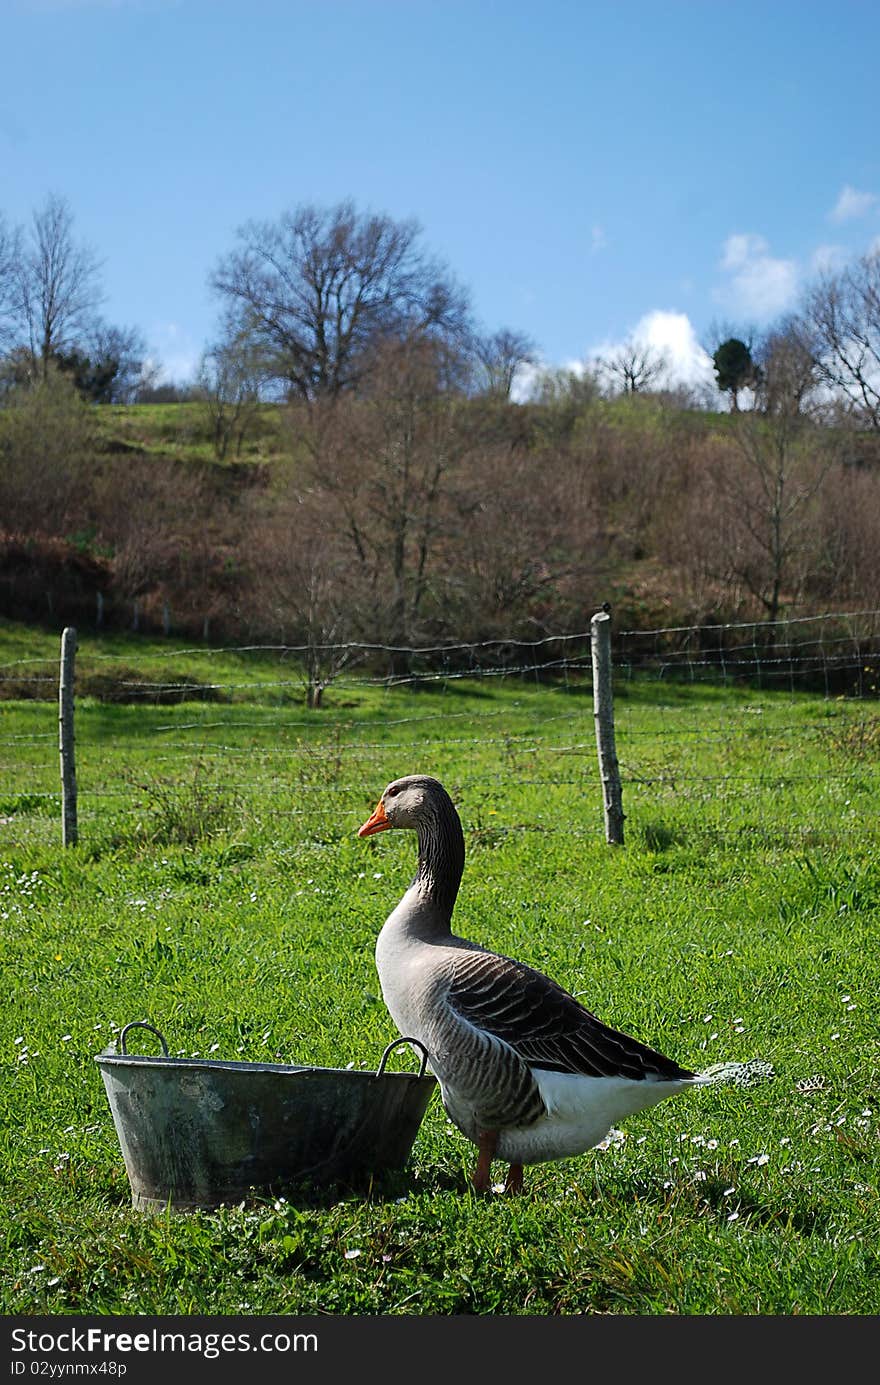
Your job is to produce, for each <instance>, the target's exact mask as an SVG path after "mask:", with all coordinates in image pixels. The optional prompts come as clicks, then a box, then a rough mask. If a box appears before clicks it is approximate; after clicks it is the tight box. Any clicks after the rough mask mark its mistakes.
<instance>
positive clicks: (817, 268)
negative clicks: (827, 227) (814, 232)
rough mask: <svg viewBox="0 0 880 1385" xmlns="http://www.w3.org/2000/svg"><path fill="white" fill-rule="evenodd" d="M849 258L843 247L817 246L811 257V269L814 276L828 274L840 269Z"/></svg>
mask: <svg viewBox="0 0 880 1385" xmlns="http://www.w3.org/2000/svg"><path fill="white" fill-rule="evenodd" d="M848 258H849V252H848V251H846V250H845V249H844V248H843V246H842V245H817V246H816V249H815V250H814V251H813V253H812V255H811V256H810V269H811V270H812V271H813V273H814V274H826V273H830V272H831V271H832V270H836V269H840V268H841V267H842V266H843V265H844V264H845V263H846V261H847V259H848Z"/></svg>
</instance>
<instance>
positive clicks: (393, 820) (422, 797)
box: [358, 774, 452, 837]
mask: <svg viewBox="0 0 880 1385" xmlns="http://www.w3.org/2000/svg"><path fill="white" fill-rule="evenodd" d="M451 807H452V800H451V799H450V798H449V795H448V794H447V792H446V790H445V789H444V787H443V785H442V784H441V783H440V781H439V779H432V778H431V776H430V775H428V774H407V775H404V777H403V778H402V779H392V781H391V783H390V784H389V785H388V786H387V787H386V788H385V789H383V790H382V795H381V797H380V799H379V802H378V803H377V805H376V808H375V811H374V812H373V814H372V816H371V817H369V818H368V819H367V821H366V822H365V823H364V824H363V826H362V827H359V828H358V836H359V837H372V836H373V834H374V833H375V832H386V831H387V830H388V829H389V828H390V827H409V828H412V829H413V830H415V831H418V830H419V828H420V827H422V826H424V825H425V823H427V822H430V820H431V819H432V818H436V817H437V816H438V814H442V813H445V812H448V810H449V808H451Z"/></svg>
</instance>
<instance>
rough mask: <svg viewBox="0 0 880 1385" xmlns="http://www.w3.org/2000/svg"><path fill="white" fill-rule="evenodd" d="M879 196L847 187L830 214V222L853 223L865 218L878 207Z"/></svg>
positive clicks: (847, 185)
mask: <svg viewBox="0 0 880 1385" xmlns="http://www.w3.org/2000/svg"><path fill="white" fill-rule="evenodd" d="M877 200H878V199H877V195H876V193H873V192H859V190H858V188H853V187H850V185H849V183H847V184H846V185H845V187H844V188H843V190H842V192H841V194H840V196H839V197H838V199H837V202H836V203H835V205H834V207H833V208H832V210H831V211H830V212H829V213H828V217H829V220H830V221H853V220H855V218H856V217H859V216H865V215H866V213H867V212H869V211H871V210H872V208H873V207H875V206H876V205H877Z"/></svg>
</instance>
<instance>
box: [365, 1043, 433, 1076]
mask: <svg viewBox="0 0 880 1385" xmlns="http://www.w3.org/2000/svg"><path fill="white" fill-rule="evenodd" d="M401 1044H415V1045H416V1048H420V1049H421V1050H422V1061H421V1064H420V1065H419V1077H424V1075H425V1069H426V1068H427V1066H428V1050H427V1049H426V1048H425V1045H424V1044H423V1043H422V1041H421V1039H409V1038H403V1039H392V1041H391V1043H390V1044H389V1045H388V1047H387V1048H386V1050H385V1052H384V1053H383V1054H382V1059H381V1062H380V1063H379V1066H378V1068H377V1069H376V1076H377V1077H381V1076H382V1074H383V1072H384V1071H385V1064H386V1063H387V1062H388V1059H389V1057H390V1056H391V1054H392V1053H393V1052H394V1050H395V1049H396V1048H400V1046H401Z"/></svg>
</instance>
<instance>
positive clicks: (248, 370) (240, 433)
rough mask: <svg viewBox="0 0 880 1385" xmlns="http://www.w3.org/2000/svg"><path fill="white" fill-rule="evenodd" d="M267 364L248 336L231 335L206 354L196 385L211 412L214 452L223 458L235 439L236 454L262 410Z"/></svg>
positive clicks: (209, 413) (208, 410)
mask: <svg viewBox="0 0 880 1385" xmlns="http://www.w3.org/2000/svg"><path fill="white" fill-rule="evenodd" d="M264 372H265V365H264V362H263V361H262V359H261V358H260V357H259V355H258V354H257V353H256V352H255V350H254V348H253V346H252V344H251V343H250V341H249V339H248V338H247V337H243V336H242V335H241V334H240V333H239V334H237V335H229V336H227V337H226V338H225V339H224V340H222V341H219V342H217V343H216V344H215V345H214V346H210V347H209V348H208V349H207V351H205V353H204V355H203V356H202V360H201V364H200V366H199V372H198V378H197V381H196V386H197V389H198V391H199V394H200V395H201V397H202V401H203V407H204V409H205V411H206V412H207V415H208V420H209V423H210V427H211V437H212V440H213V444H214V453H215V455H216V457H217V458H218V460H220V461H222V460H223V458H224V457H225V456H226V454H227V452H228V450H229V446H230V443H232V441H233V440H235V450H236V455H237V456H240V455H241V449H242V444H243V443H244V439H245V437H246V435H247V433H248V431H249V430H250V429H251V428H252V427H253V425H254V423H255V422H256V419H257V417H258V415H259V410H260V386H261V384H262V380H263V375H264Z"/></svg>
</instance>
